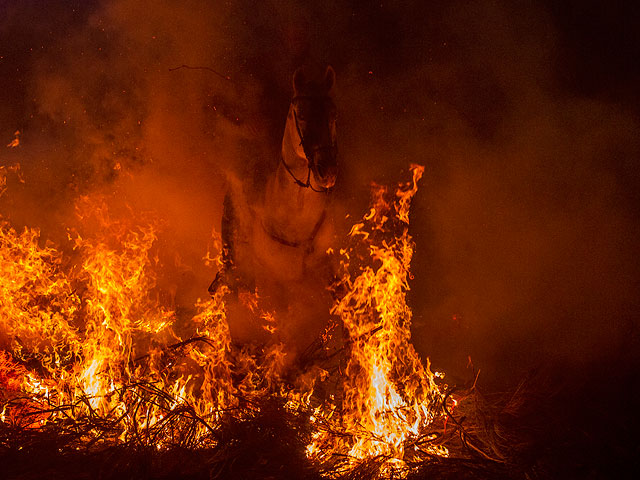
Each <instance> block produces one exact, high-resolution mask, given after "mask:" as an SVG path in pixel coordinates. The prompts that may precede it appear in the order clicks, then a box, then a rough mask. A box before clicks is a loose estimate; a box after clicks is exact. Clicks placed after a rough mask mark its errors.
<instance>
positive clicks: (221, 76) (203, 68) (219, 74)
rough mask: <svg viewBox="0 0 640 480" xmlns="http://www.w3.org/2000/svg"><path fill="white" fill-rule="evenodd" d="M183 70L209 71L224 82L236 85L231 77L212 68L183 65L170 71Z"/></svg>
mask: <svg viewBox="0 0 640 480" xmlns="http://www.w3.org/2000/svg"><path fill="white" fill-rule="evenodd" d="M182 68H186V69H188V70H207V71H209V72H211V73H215V74H216V75H217V76H219V77H220V78H222V79H224V80H227V81H228V82H231V83H234V82H233V80H231V77H230V76H229V75H223V74H222V73H220V72H216V71H215V70H214V69H213V68H210V67H191V66H189V65H185V64H182V65H180V66H179V67H174V68H170V69H169V71H170V72H175V71H176V70H180V69H182Z"/></svg>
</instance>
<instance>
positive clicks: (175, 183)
mask: <svg viewBox="0 0 640 480" xmlns="http://www.w3.org/2000/svg"><path fill="white" fill-rule="evenodd" d="M0 8H1V9H2V14H3V18H4V20H1V21H0V48H1V50H2V51H1V52H0V78H1V80H0V82H1V83H0V85H1V86H2V87H3V88H2V92H1V93H0V95H2V102H1V105H2V107H0V108H1V110H0V139H2V141H3V142H5V143H8V142H9V141H11V139H12V138H13V132H14V131H15V130H16V129H20V130H21V131H22V136H21V142H22V145H21V146H20V147H19V148H17V149H12V150H9V149H6V151H3V152H2V153H1V154H0V161H2V162H3V164H4V163H5V162H6V163H8V162H13V161H19V162H20V163H21V166H22V171H23V176H24V178H25V184H24V185H22V184H19V183H18V182H17V181H11V180H10V183H11V184H10V185H9V186H10V187H11V189H10V191H8V193H7V194H6V195H4V196H3V197H2V198H0V208H2V214H3V216H6V217H10V218H11V219H12V221H13V222H14V223H16V224H18V225H19V224H26V225H37V226H40V227H41V228H42V229H43V231H44V232H50V236H55V235H56V233H54V232H55V231H56V228H57V227H59V225H61V224H68V223H69V222H71V221H72V220H71V219H72V208H71V205H72V202H71V199H73V198H75V196H76V195H78V194H83V193H89V192H96V191H99V192H103V193H105V194H108V195H110V196H111V197H112V198H113V199H114V201H116V200H117V201H118V202H123V203H127V204H129V205H131V207H132V208H134V209H136V210H140V211H144V210H153V211H156V212H159V213H160V214H161V216H162V218H163V219H164V222H165V225H167V231H168V232H169V233H167V234H166V236H165V237H163V239H162V241H164V242H166V245H167V247H169V248H173V249H174V250H175V251H176V252H177V254H179V256H180V261H179V262H178V260H176V264H178V263H179V264H180V265H183V266H184V265H187V266H186V267H181V268H182V270H180V273H179V275H177V278H180V281H179V283H181V284H183V285H188V287H183V288H185V289H186V291H184V292H183V293H182V294H179V295H178V297H179V298H177V300H176V301H177V302H178V303H179V302H180V301H185V302H186V301H187V300H188V299H190V298H191V297H195V296H198V295H199V296H203V295H206V292H205V289H206V286H207V285H208V281H210V279H211V278H210V277H211V275H212V272H211V271H210V270H206V269H203V268H201V266H199V265H201V257H202V255H203V254H204V252H205V251H206V249H207V245H208V242H209V241H210V233H211V229H212V228H218V225H219V222H220V211H221V205H222V196H223V194H224V189H225V186H224V183H225V176H226V175H228V174H229V173H230V172H231V173H232V174H234V175H247V174H249V173H250V172H251V171H253V170H255V169H257V168H264V165H268V164H269V163H270V162H273V161H274V158H275V156H274V155H276V154H277V153H276V152H277V148H278V144H279V141H280V138H281V134H282V131H281V130H282V125H283V124H284V119H285V115H286V111H287V107H288V99H289V95H290V94H291V92H290V89H291V86H290V85H291V75H292V73H293V71H294V70H295V68H296V67H297V66H299V65H301V64H303V63H307V62H316V63H320V64H322V63H330V64H332V65H333V66H334V68H335V69H336V72H337V84H336V88H335V91H336V104H337V105H338V109H339V149H340V162H341V165H340V168H341V173H340V179H339V184H338V187H337V190H336V192H335V197H336V202H337V205H338V209H339V211H342V212H343V214H346V213H349V214H350V215H351V217H352V218H353V217H356V218H357V217H359V216H360V215H362V213H364V211H365V209H366V205H367V195H368V194H367V192H368V185H369V184H370V182H371V181H377V182H379V183H386V184H393V183H396V182H397V181H400V180H406V178H407V169H408V166H409V164H411V163H421V164H424V165H426V167H427V170H426V173H425V176H424V179H423V183H422V185H421V190H420V191H419V193H418V196H417V197H416V199H415V200H414V206H413V211H412V219H411V221H412V225H411V232H412V234H413V235H414V239H415V241H416V254H415V260H414V275H415V279H414V281H413V284H412V292H411V302H412V305H413V308H414V338H415V341H416V343H417V346H418V348H419V350H420V351H421V353H422V354H423V355H425V356H430V357H431V358H432V360H433V361H434V363H435V364H436V366H438V367H442V368H444V369H445V370H446V371H450V372H452V374H453V376H454V377H456V376H464V375H465V368H466V364H467V361H468V360H467V357H468V356H470V357H471V360H472V361H473V363H474V364H475V366H476V367H480V368H481V369H482V370H483V372H484V373H483V378H484V379H486V381H487V382H495V383H496V384H501V383H509V382H513V381H515V380H516V379H518V378H519V377H520V376H521V375H522V374H523V373H524V372H526V371H527V370H529V369H531V368H534V367H536V366H538V365H539V364H541V363H543V362H552V363H559V364H564V365H574V366H584V365H588V364H591V363H595V362H598V361H601V360H603V359H606V358H611V357H614V356H615V354H616V352H619V351H627V352H628V351H631V350H632V349H633V348H634V347H635V346H637V335H638V331H637V324H636V317H637V313H636V312H637V306H638V302H637V300H638V299H637V287H638V271H637V260H636V258H637V253H638V252H637V246H636V243H637V242H636V241H635V239H636V238H637V235H638V233H639V232H638V227H637V225H638V222H637V220H638V218H637V217H638V210H637V207H635V206H634V205H635V204H637V200H638V198H637V191H638V189H637V187H638V185H639V184H640V182H639V181H638V176H637V172H636V168H635V162H636V160H637V158H638V154H639V153H640V140H639V139H640V125H639V123H638V116H637V112H638V110H637V104H634V105H625V104H624V101H625V100H626V99H631V100H634V98H635V100H637V97H633V95H632V94H630V93H629V92H630V91H631V90H630V89H631V87H629V85H632V84H633V82H632V81H631V80H632V78H631V77H629V78H627V79H623V80H620V79H619V77H620V76H621V75H623V73H622V72H623V69H622V68H618V70H617V71H615V72H617V76H616V75H613V74H610V75H608V76H607V75H600V77H598V78H602V81H601V83H597V82H594V81H593V79H592V78H591V79H589V80H585V81H584V82H582V81H581V80H580V77H579V75H584V76H588V75H589V73H590V71H591V70H589V68H587V67H588V66H589V65H590V63H589V62H586V61H585V62H583V63H580V59H581V58H582V59H587V60H590V59H592V58H598V59H604V60H606V54H607V52H608V50H606V49H602V50H600V51H599V52H600V53H598V55H600V56H596V57H592V56H589V52H584V51H582V50H581V47H580V45H579V42H577V41H576V39H579V38H581V37H580V35H579V34H578V33H576V32H575V31H572V32H568V31H567V28H566V23H563V21H566V17H563V16H562V15H560V13H562V14H563V15H564V14H566V12H560V13H559V12H558V9H556V10H553V9H552V8H551V7H547V6H546V5H544V4H542V3H535V2H524V3H521V4H518V5H517V6H516V5H514V6H510V7H509V6H499V5H496V4H494V3H493V2H484V1H475V2H444V3H442V4H441V3H440V2H435V3H433V4H430V5H424V2H417V1H416V2H383V4H376V5H369V4H367V5H360V2H339V1H333V2H322V3H318V4H313V3H309V2H297V1H293V0H290V1H287V2H282V1H279V2H273V1H265V2H249V1H246V0H240V1H237V2H233V3H232V4H231V3H228V2H204V1H197V0H191V1H187V2H178V3H176V2H168V1H166V2H165V1H159V0H154V1H152V0H144V1H140V2H125V1H121V0H112V1H107V0H105V1H101V2H73V1H67V2H58V4H57V5H55V6H52V5H46V6H43V5H42V4H41V3H39V2H35V1H31V2H28V1H27V2H25V1H20V2H17V1H13V2H4V3H3V6H2V7H0ZM569 33H571V35H573V36H571V35H569ZM582 34H583V35H584V36H585V37H587V36H588V32H583V33H582ZM594 55H595V54H594ZM624 58H625V57H620V56H619V55H618V56H617V57H616V61H617V62H621V61H623V60H624ZM628 58H631V57H628ZM181 65H189V66H203V67H208V68H209V69H212V70H215V71H216V72H218V73H220V74H222V77H224V76H229V77H230V79H231V80H227V79H225V78H222V77H221V76H220V75H218V74H216V73H214V72H212V71H211V70H206V69H199V70H192V69H187V68H180V69H177V70H172V69H175V68H176V67H180V66H181ZM585 65H586V66H587V67H585ZM579 67H580V68H579ZM594 68H595V69H596V73H597V72H602V71H604V69H605V68H606V62H605V67H601V68H600V69H598V68H596V67H594ZM615 72H614V73H615ZM629 75H631V74H629ZM634 78H636V77H634ZM620 85H624V88H621V89H619V90H618V89H617V88H618V87H619V86H620ZM5 140H6V141H5ZM343 214H341V216H342V215H343ZM176 268H178V267H176ZM187 277H188V281H184V279H185V278H187ZM176 281H177V280H176ZM181 295H182V297H181Z"/></svg>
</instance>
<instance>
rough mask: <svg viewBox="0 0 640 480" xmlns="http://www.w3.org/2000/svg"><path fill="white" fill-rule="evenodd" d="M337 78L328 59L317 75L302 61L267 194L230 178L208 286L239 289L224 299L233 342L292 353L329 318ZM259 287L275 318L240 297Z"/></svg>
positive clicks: (313, 337)
mask: <svg viewBox="0 0 640 480" xmlns="http://www.w3.org/2000/svg"><path fill="white" fill-rule="evenodd" d="M334 82H335V73H334V71H333V69H332V68H331V67H328V68H327V69H326V71H325V72H324V75H320V76H319V78H313V77H311V78H310V76H309V75H308V74H307V73H305V72H304V71H303V70H300V69H299V70H297V71H296V73H295V74H294V76H293V93H294V95H293V98H292V100H291V105H290V107H289V113H288V115H287V121H286V124H285V128H284V135H283V138H282V152H281V158H280V161H279V163H278V166H277V168H276V169H275V171H273V172H272V173H271V174H270V175H269V177H268V179H267V182H266V186H265V189H264V195H263V196H262V197H261V198H260V199H259V200H258V201H250V200H248V199H249V198H250V197H251V196H250V195H247V194H246V193H245V192H244V190H245V189H246V185H244V184H243V182H242V181H239V180H235V181H234V180H231V181H230V189H229V192H228V193H227V195H226V197H225V202H224V212H223V218H222V229H221V230H222V239H223V263H224V265H223V267H222V269H221V271H220V272H219V273H218V275H217V276H216V279H215V280H214V281H213V283H212V284H211V286H210V287H209V290H210V292H212V293H213V292H215V291H216V289H217V288H219V286H220V284H221V283H225V284H227V285H228V286H229V287H230V288H231V290H232V292H234V293H237V295H231V296H229V298H228V302H227V304H228V321H229V328H230V331H231V335H232V339H233V341H234V342H235V343H241V344H242V343H248V342H258V343H271V342H283V343H284V344H285V345H286V346H287V347H288V350H289V351H290V352H293V355H291V357H292V358H293V357H295V356H296V353H295V352H300V351H301V350H304V349H305V348H307V347H308V346H309V345H310V344H311V343H313V342H314V340H317V339H318V337H319V336H320V335H321V334H322V332H323V329H324V327H325V326H326V323H327V321H328V319H329V307H330V302H331V298H330V295H329V293H328V291H327V286H328V285H329V284H330V282H331V279H332V274H333V268H332V264H331V262H330V261H329V257H328V254H327V249H328V248H329V247H331V246H332V245H333V240H334V229H333V219H332V218H331V215H330V214H329V213H328V204H329V201H330V190H331V189H332V187H333V186H334V184H335V182H336V176H337V173H338V164H337V143H336V108H335V105H334V103H333V100H332V99H331V97H330V96H329V93H330V91H331V89H332V87H333V85H334ZM254 291H255V293H256V294H257V295H258V297H259V298H260V302H259V305H260V307H259V310H262V311H263V312H272V313H274V320H271V324H269V320H265V318H268V315H267V316H264V315H263V317H264V318H262V319H261V318H260V316H259V315H256V307H255V305H254V306H252V305H251V304H250V302H246V301H245V302H243V298H244V299H246V298H247V296H246V295H243V294H246V293H247V292H251V293H253V292H254ZM251 310H252V311H251ZM265 322H266V323H265ZM272 327H275V332H273V333H271V332H269V330H270V329H273V328H272Z"/></svg>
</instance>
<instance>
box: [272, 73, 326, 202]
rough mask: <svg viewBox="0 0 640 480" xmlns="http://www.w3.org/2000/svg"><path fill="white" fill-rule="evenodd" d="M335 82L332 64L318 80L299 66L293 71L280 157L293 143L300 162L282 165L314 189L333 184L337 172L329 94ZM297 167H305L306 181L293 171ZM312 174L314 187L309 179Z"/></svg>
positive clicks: (301, 183)
mask: <svg viewBox="0 0 640 480" xmlns="http://www.w3.org/2000/svg"><path fill="white" fill-rule="evenodd" d="M334 83H335V72H334V71H333V68H331V67H327V69H326V71H325V73H324V76H322V78H321V79H320V80H319V81H318V80H316V79H313V78H311V79H310V78H308V77H307V75H306V74H305V72H304V71H303V70H302V69H298V70H297V71H296V72H295V74H294V75H293V93H294V96H293V98H292V100H291V106H290V108H289V116H288V118H287V128H286V131H285V139H283V160H284V149H285V146H286V145H290V146H292V147H293V148H294V149H295V153H296V157H298V159H300V162H299V163H300V165H297V166H296V165H287V163H288V162H287V161H286V160H284V161H285V166H286V167H287V169H288V170H289V172H290V173H291V174H292V176H293V177H294V179H295V181H296V183H297V184H299V185H300V186H304V187H310V188H313V189H314V190H315V189H316V188H318V189H320V190H321V191H327V190H328V189H330V188H331V187H333V186H334V184H335V182H336V177H337V174H338V158H337V157H338V148H337V142H336V107H335V104H334V103H333V100H332V99H331V97H330V95H329V94H330V92H331V89H332V87H333V84H334ZM287 135H288V136H289V137H290V138H288V139H287V138H286V137H287ZM296 167H298V169H299V170H302V168H306V174H307V175H306V183H304V181H303V180H304V179H301V178H299V176H295V175H294V174H293V173H292V170H293V168H296ZM300 167H302V168H300ZM312 174H313V183H315V186H316V188H314V185H313V184H312V182H311V175H312Z"/></svg>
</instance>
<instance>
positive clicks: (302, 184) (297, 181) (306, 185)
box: [280, 95, 335, 193]
mask: <svg viewBox="0 0 640 480" xmlns="http://www.w3.org/2000/svg"><path fill="white" fill-rule="evenodd" d="M298 98H309V96H308V95H297V96H295V97H293V98H292V99H291V102H292V104H293V102H295V101H296V99H298ZM293 119H294V121H295V122H296V131H297V132H298V137H299V138H300V145H301V146H302V149H303V150H304V157H305V158H306V160H307V181H306V182H303V181H302V180H300V179H299V178H297V177H296V176H295V174H294V173H293V171H292V170H291V168H289V165H287V163H286V162H285V161H284V156H282V155H281V156H280V160H281V161H282V165H284V168H285V169H286V171H287V172H288V173H289V175H291V178H293V181H294V183H295V184H296V185H298V186H299V187H301V188H310V189H311V190H312V191H314V192H316V193H329V192H330V191H331V189H332V188H333V187H329V188H324V187H320V188H319V189H316V188H314V187H313V185H311V170H312V166H311V165H312V164H313V162H312V160H311V158H310V155H309V151H308V150H309V147H308V145H306V144H305V141H304V135H303V134H302V130H300V124H299V123H298V115H297V114H296V109H295V108H294V109H293ZM323 148H335V145H330V146H323V147H317V149H318V150H319V149H323Z"/></svg>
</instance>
